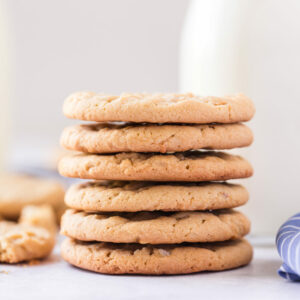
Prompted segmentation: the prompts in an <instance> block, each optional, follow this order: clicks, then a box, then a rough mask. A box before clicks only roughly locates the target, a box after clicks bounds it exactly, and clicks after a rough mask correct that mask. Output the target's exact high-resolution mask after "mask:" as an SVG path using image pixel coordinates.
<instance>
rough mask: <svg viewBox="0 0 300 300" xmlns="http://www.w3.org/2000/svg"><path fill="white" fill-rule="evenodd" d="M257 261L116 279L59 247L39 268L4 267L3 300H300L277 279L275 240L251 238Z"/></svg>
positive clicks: (297, 287) (294, 286) (299, 286)
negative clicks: (79, 263) (70, 259)
mask: <svg viewBox="0 0 300 300" xmlns="http://www.w3.org/2000/svg"><path fill="white" fill-rule="evenodd" d="M250 241H251V242H252V243H253V244H254V246H255V255H254V260H253V262H252V263H251V264H250V265H249V266H247V267H244V268H240V269H237V270H231V271H225V272H215V273H199V274H193V275H180V276H179V275H178V276H158V277H155V276H132V275H130V276H123V275H122V276H120V275H118V276H112V275H101V274H96V273H92V272H88V271H84V270H80V269H77V268H75V267H72V266H70V265H68V264H67V263H66V262H64V261H63V260H62V259H61V258H60V256H59V247H56V249H55V251H54V253H53V254H52V255H51V256H50V257H49V258H48V259H47V260H45V261H43V262H41V263H39V264H36V265H6V264H4V265H3V264H2V265H0V299H1V300H2V299H3V300H4V299H5V300H10V299H39V300H40V299H41V300H43V299H45V300H47V299H74V300H76V299H80V300H83V299H88V300H92V299H141V300H143V299H201V300H202V299H205V300H207V299H243V300H246V299H300V283H293V282H288V281H286V280H284V279H283V278H281V277H279V276H278V275H277V268H278V267H279V266H280V263H281V262H280V259H279V257H278V254H277V252H276V249H275V247H274V240H273V238H272V239H271V238H250Z"/></svg>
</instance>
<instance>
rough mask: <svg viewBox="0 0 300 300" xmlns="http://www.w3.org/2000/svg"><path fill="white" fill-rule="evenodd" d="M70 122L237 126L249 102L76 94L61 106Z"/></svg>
mask: <svg viewBox="0 0 300 300" xmlns="http://www.w3.org/2000/svg"><path fill="white" fill-rule="evenodd" d="M63 112H64V114H65V115H66V116H67V117H69V118H73V119H80V120H86V121H96V122H110V121H121V122H137V123H141V122H146V123H198V124H207V123H236V122H244V121H248V120H250V119H251V118H252V117H253V115H254V112H255V108H254V105H253V103H252V101H251V100H250V99H249V98H247V97H246V96H244V95H242V94H238V95H234V96H227V97H201V96H196V95H193V94H191V93H186V94H145V93H144V94H143V93H135V94H126V93H123V94H121V95H120V96H115V95H105V94H97V93H93V92H78V93H74V94H72V95H70V96H69V97H68V98H67V99H66V100H65V103H64V106H63Z"/></svg>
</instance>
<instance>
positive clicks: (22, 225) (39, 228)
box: [0, 205, 56, 263]
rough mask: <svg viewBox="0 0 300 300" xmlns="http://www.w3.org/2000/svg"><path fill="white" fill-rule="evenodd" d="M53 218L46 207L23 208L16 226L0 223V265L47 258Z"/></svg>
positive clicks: (53, 242) (53, 234)
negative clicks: (0, 263)
mask: <svg viewBox="0 0 300 300" xmlns="http://www.w3.org/2000/svg"><path fill="white" fill-rule="evenodd" d="M55 235H56V217H55V214H54V212H53V210H52V208H51V207H50V206H49V205H43V206H26V207H25V208H23V210H22V213H21V217H20V221H19V223H16V222H10V221H5V220H0V262H5V263H19V262H23V261H28V260H31V259H39V258H44V257H46V256H48V255H49V254H50V253H51V251H52V249H53V247H54V244H55Z"/></svg>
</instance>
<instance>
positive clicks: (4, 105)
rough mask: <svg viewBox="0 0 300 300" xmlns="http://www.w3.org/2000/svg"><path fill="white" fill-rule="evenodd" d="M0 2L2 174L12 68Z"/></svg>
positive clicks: (0, 149) (5, 24)
mask: <svg viewBox="0 0 300 300" xmlns="http://www.w3.org/2000/svg"><path fill="white" fill-rule="evenodd" d="M1 3H2V2H0V172H1V171H2V170H3V166H4V163H5V154H6V149H7V146H8V131H9V126H8V123H9V121H10V120H9V117H8V106H9V97H10V80H9V78H10V71H11V70H10V68H9V67H10V66H9V46H8V40H9V36H8V24H7V20H6V13H5V11H4V7H3V6H2V5H1Z"/></svg>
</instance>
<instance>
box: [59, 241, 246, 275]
mask: <svg viewBox="0 0 300 300" xmlns="http://www.w3.org/2000/svg"><path fill="white" fill-rule="evenodd" d="M61 254H62V256H63V258H64V259H65V260H66V261H67V262H69V263H70V264H72V265H75V266H77V267H79V268H82V269H87V270H90V271H94V272H98V273H107V274H126V273H127V274H153V275H160V274H187V273H195V272H201V271H221V270H227V269H233V268H237V267H240V266H244V265H246V264H248V263H249V262H250V261H251V259H252V247H251V245H250V244H249V243H248V242H247V241H246V240H244V239H242V240H236V241H230V242H219V243H214V244H208V243H207V244H180V245H157V246H153V245H146V246H145V245H139V244H111V243H86V242H80V241H75V240H72V239H66V240H65V241H64V242H63V244H62V247H61Z"/></svg>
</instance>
